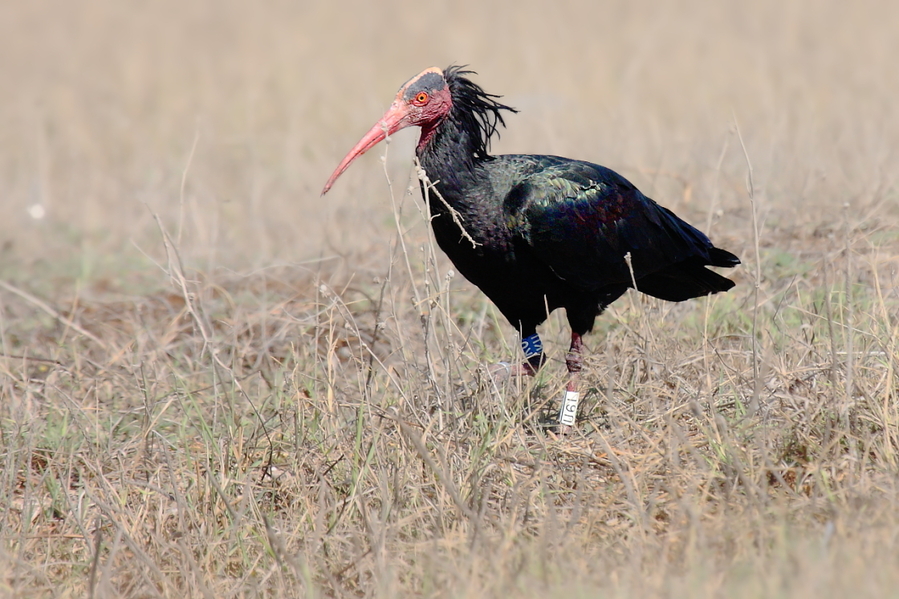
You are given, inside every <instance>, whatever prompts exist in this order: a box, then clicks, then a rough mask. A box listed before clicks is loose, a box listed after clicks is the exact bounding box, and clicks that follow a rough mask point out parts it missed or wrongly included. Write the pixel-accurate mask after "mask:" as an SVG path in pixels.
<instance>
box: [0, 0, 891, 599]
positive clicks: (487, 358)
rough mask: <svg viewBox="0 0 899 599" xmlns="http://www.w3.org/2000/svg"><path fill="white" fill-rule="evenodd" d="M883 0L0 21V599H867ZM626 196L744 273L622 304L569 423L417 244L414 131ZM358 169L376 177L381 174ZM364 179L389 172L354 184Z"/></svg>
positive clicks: (20, 9) (882, 196)
mask: <svg viewBox="0 0 899 599" xmlns="http://www.w3.org/2000/svg"><path fill="white" fill-rule="evenodd" d="M896 23H899V4H896V3H888V2H874V1H871V2H865V1H863V2H857V3H850V2H837V1H836V0H821V1H816V2H814V1H811V0H808V1H801V0H797V1H796V2H781V1H774V0H761V1H759V2H736V1H730V0H726V1H722V2H702V1H700V0H683V1H678V2H674V1H672V2H657V3H648V2H626V1H623V0H622V1H618V0H613V1H611V2H605V3H587V2H583V3H575V2H564V1H560V2H555V3H552V4H550V3H540V2H535V1H533V0H530V1H525V2H496V3H490V2H480V1H474V0H472V1H467V0H465V1H457V2H452V3H450V2H442V3H427V4H425V3H422V4H415V3H412V2H356V1H353V0H350V1H348V2H342V3H325V2H303V1H300V0H297V1H292V2H287V1H282V0H275V1H272V2H265V3H250V2H238V1H236V0H227V1H212V0H194V1H192V2H174V1H171V0H159V1H155V2H125V1H122V2H112V1H111V0H110V1H103V0H84V1H82V2H61V1H49V0H37V1H35V2H5V3H3V5H2V7H0V56H2V61H0V62H2V65H0V206H2V212H0V214H2V221H0V460H2V468H0V597H29V598H30V597H85V596H87V597H206V598H213V597H215V598H223V597H256V596H266V597H269V596H271V597H347V596H349V597H421V596H424V597H441V598H444V597H446V598H449V597H535V598H536V597H641V598H643V597H684V598H687V597H689V598H694V597H791V598H792V597H815V598H819V597H848V596H852V597H878V598H879V597H899V391H897V388H899V357H897V354H899V100H897V98H899V76H897V68H896V57H899V34H897V30H896ZM451 63H460V64H469V65H471V68H472V69H474V70H476V71H477V72H478V73H479V75H478V76H477V78H476V81H477V82H478V83H480V84H482V85H483V86H484V87H485V89H486V90H487V91H490V92H494V93H498V94H502V95H503V96H504V101H506V102H507V103H509V104H511V105H512V106H516V107H517V108H519V109H520V110H521V113H520V114H518V115H514V116H511V117H510V118H509V120H508V123H509V128H508V130H506V131H504V132H503V135H502V139H501V140H500V141H499V142H498V143H496V144H495V145H494V148H493V149H494V151H495V152H497V153H507V152H533V153H551V154H559V155H564V156H571V157H575V158H583V159H588V160H591V161H594V162H598V163H600V164H604V165H606V166H609V167H611V168H614V169H615V170H617V171H619V172H621V173H622V174H623V175H624V176H626V177H628V178H629V179H631V180H632V181H633V182H634V183H636V184H637V185H638V186H639V187H640V188H641V189H642V190H643V191H644V192H645V193H647V195H649V196H650V197H653V198H655V199H656V200H658V201H659V202H660V203H662V204H663V205H666V206H667V207H669V208H671V209H673V210H674V211H675V212H677V213H678V214H679V215H680V216H682V217H684V218H685V219H687V220H688V221H690V222H692V223H694V224H696V225H697V226H699V228H701V229H703V230H705V231H706V232H708V233H709V234H710V236H711V237H712V239H713V240H714V241H715V242H716V244H717V245H719V246H720V247H723V248H727V249H729V250H731V251H733V252H735V253H737V254H738V255H739V256H741V258H742V259H743V265H742V266H741V267H739V268H738V269H736V270H735V271H734V272H733V278H734V279H735V281H736V282H737V284H738V286H737V287H736V288H735V289H734V290H732V291H731V292H729V293H727V294H721V295H719V296H715V297H712V298H703V299H699V300H694V301H690V302H686V303H683V304H676V305H675V304H668V303H663V302H659V301H656V300H652V299H650V298H646V297H644V296H637V295H635V294H628V295H627V296H625V297H624V298H622V300H620V301H619V302H618V303H616V304H615V305H614V306H613V307H612V308H611V309H610V310H609V311H608V312H607V313H606V314H605V315H603V316H602V317H601V318H600V319H599V320H598V322H597V327H596V330H595V331H594V333H593V334H592V335H590V336H589V337H588V338H587V345H588V348H589V351H588V353H587V356H586V368H585V375H584V377H583V378H584V381H585V388H586V389H587V390H588V391H587V393H586V397H585V399H584V400H583V401H582V406H581V414H580V420H579V424H578V427H577V430H576V432H575V433H574V434H572V435H570V436H568V437H566V438H557V437H556V436H555V435H553V434H552V432H551V431H549V430H547V429H546V427H545V423H546V421H547V415H551V414H552V412H553V410H555V409H556V406H557V401H558V399H559V397H560V394H561V391H562V389H563V387H564V383H565V374H564V372H565V368H564V350H565V349H566V347H567V342H568V338H567V332H566V327H565V323H564V319H563V318H562V316H561V315H555V316H554V317H553V318H552V319H551V320H550V321H549V322H548V323H547V325H545V327H544V328H543V338H544V340H545V342H546V344H547V348H548V351H549V354H550V359H551V361H550V363H549V364H548V367H547V368H546V369H545V370H544V371H543V372H542V373H541V374H540V376H539V377H537V378H536V379H535V380H522V381H517V380H514V381H511V382H496V381H494V380H493V379H492V378H491V377H490V376H488V375H487V367H488V366H489V365H490V364H492V363H494V362H497V361H500V360H514V359H518V357H519V356H518V352H519V350H518V347H517V345H518V344H517V338H516V335H515V332H514V330H512V328H511V327H510V326H509V325H508V324H507V323H505V322H504V321H503V319H502V318H501V316H500V315H499V314H498V313H497V312H496V310H495V309H494V308H493V307H492V306H491V305H490V303H489V302H488V301H487V300H486V299H485V298H484V297H483V296H482V295H481V294H480V293H479V292H478V291H477V289H475V288H473V287H472V286H471V285H469V284H468V283H466V282H465V281H464V280H462V279H461V277H459V276H453V274H452V271H451V265H450V264H449V262H448V261H447V260H446V258H445V257H444V256H443V255H442V254H440V252H439V251H436V250H435V247H434V244H433V242H432V240H431V238H430V236H429V231H428V228H427V226H426V220H425V217H424V215H423V213H422V209H421V208H422V205H421V202H420V199H419V196H418V191H417V189H416V188H415V186H414V185H411V183H412V178H411V176H410V175H411V172H412V169H411V164H412V160H411V159H412V154H413V149H414V143H415V140H416V132H412V131H406V132H403V133H401V134H399V135H397V136H396V138H395V139H393V140H391V143H390V144H389V145H386V146H385V145H382V146H381V147H380V148H379V149H378V150H377V151H372V152H370V153H369V155H367V156H366V157H365V158H363V159H361V160H360V161H358V162H357V163H356V164H354V165H353V168H352V169H350V170H349V171H348V172H347V173H346V174H345V175H344V176H343V177H342V178H341V179H340V181H339V182H338V184H337V185H336V186H335V188H334V189H333V191H332V192H331V193H329V195H328V196H326V197H325V198H321V197H320V196H319V192H320V190H321V187H322V185H323V184H324V182H325V180H326V179H327V177H328V175H329V174H330V173H331V170H332V169H333V168H334V167H335V166H336V164H337V163H338V162H339V160H340V159H341V158H342V157H343V155H344V154H345V153H346V151H347V150H349V149H350V147H352V145H353V144H354V143H355V142H356V141H357V140H358V138H359V137H360V136H361V135H362V134H363V133H364V132H365V131H366V130H367V129H368V128H369V127H370V126H371V125H372V124H373V123H374V122H375V120H376V119H377V118H378V117H380V115H381V114H382V112H383V110H384V109H385V107H386V106H387V105H388V104H389V102H390V101H391V99H392V97H393V94H394V93H395V90H396V89H397V88H398V87H399V86H400V85H401V84H402V83H403V82H404V81H405V80H406V79H408V78H409V77H411V76H412V75H414V74H416V73H418V72H419V71H421V70H422V69H423V68H425V67H428V66H432V65H434V66H441V67H443V66H446V65H448V64H451ZM385 153H386V154H385ZM385 156H386V160H383V158H384V157H385Z"/></svg>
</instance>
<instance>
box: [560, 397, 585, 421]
mask: <svg viewBox="0 0 899 599" xmlns="http://www.w3.org/2000/svg"><path fill="white" fill-rule="evenodd" d="M580 398H581V394H580V393H578V392H577V391H566V392H565V398H564V399H563V400H562V409H561V410H560V411H559V424H563V425H565V426H574V420H575V418H576V417H577V403H578V400H580Z"/></svg>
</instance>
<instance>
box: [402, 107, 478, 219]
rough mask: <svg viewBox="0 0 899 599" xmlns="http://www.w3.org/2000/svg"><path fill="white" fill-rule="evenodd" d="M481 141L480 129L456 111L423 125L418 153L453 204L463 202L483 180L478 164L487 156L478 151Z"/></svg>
mask: <svg viewBox="0 0 899 599" xmlns="http://www.w3.org/2000/svg"><path fill="white" fill-rule="evenodd" d="M480 143H481V141H480V137H479V132H476V131H475V132H472V131H470V130H469V129H468V128H466V127H465V126H464V125H463V121H462V119H460V118H459V115H457V114H456V112H455V111H451V112H450V113H449V114H448V115H447V116H446V118H444V119H443V120H442V121H440V122H439V123H437V124H435V125H430V126H424V127H422V128H421V138H420V139H419V141H418V148H417V150H416V155H417V156H418V160H419V161H420V162H421V166H422V168H424V170H425V173H426V174H427V175H428V178H429V179H430V180H431V181H432V182H435V183H436V187H437V189H438V191H440V193H441V194H442V195H443V196H444V198H445V199H446V200H447V201H448V202H450V204H455V203H457V202H463V201H464V199H465V197H466V196H467V195H468V194H467V193H466V192H467V191H469V190H470V188H472V187H474V186H477V185H478V183H479V182H480V181H479V180H480V178H481V176H482V173H480V171H479V169H478V166H479V164H480V163H481V162H482V161H484V160H485V158H481V157H479V156H478V155H477V153H476V152H477V149H478V148H479V146H480Z"/></svg>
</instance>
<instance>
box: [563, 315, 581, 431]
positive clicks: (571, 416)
mask: <svg viewBox="0 0 899 599" xmlns="http://www.w3.org/2000/svg"><path fill="white" fill-rule="evenodd" d="M583 347H584V342H583V340H582V339H581V335H580V333H576V332H574V331H571V347H569V348H568V355H567V356H565V365H566V366H568V385H567V387H566V388H565V397H564V398H563V399H562V409H561V410H559V427H560V431H559V432H561V433H562V434H563V435H564V434H566V433H567V432H568V431H569V430H570V429H571V427H572V426H574V421H575V418H576V417H577V404H578V401H579V400H580V393H579V392H578V390H577V387H578V379H579V378H580V372H581V350H582V349H583Z"/></svg>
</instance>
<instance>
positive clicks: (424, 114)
mask: <svg viewBox="0 0 899 599" xmlns="http://www.w3.org/2000/svg"><path fill="white" fill-rule="evenodd" d="M435 75H436V77H435ZM439 82H442V87H440V86H439ZM435 84H436V85H435ZM452 106H453V100H452V95H451V94H450V90H449V88H448V87H447V85H446V81H445V80H444V79H443V71H442V70H440V69H438V68H437V67H431V68H429V69H425V70H424V71H422V72H421V73H419V74H418V75H417V76H416V77H414V78H412V79H410V80H409V82H408V83H406V84H405V85H404V86H403V87H401V88H400V90H399V91H398V92H397V94H396V98H395V99H394V100H393V104H391V105H390V108H389V109H388V110H387V112H386V113H384V116H382V117H381V118H380V120H378V122H377V123H375V126H374V127H372V128H371V129H370V130H369V131H368V133H366V134H365V135H364V136H363V137H362V139H360V140H359V142H358V143H357V144H356V145H355V146H353V149H352V150H350V151H349V153H348V154H347V155H346V156H345V157H344V159H343V160H341V161H340V164H339V165H337V168H336V169H334V172H333V173H332V174H331V177H330V178H329V179H328V182H327V183H325V187H324V189H322V195H325V194H326V193H328V190H330V189H331V186H332V185H334V182H335V181H337V178H338V177H340V175H342V174H343V172H344V171H345V170H347V169H348V168H349V167H350V164H352V163H353V161H354V160H356V158H358V157H359V156H362V154H364V153H365V152H367V151H368V150H370V149H372V148H373V147H374V146H376V145H377V144H378V143H379V142H380V141H382V140H383V139H385V138H386V137H387V136H388V135H393V134H394V133H396V132H397V131H399V130H401V129H405V128H406V127H411V126H418V127H421V128H422V135H421V139H420V140H419V147H421V146H422V145H423V144H424V143H426V142H427V140H428V139H430V138H431V136H432V135H433V134H434V131H435V129H436V127H437V125H439V124H440V121H442V120H443V118H444V117H445V116H446V115H447V114H449V111H450V109H452Z"/></svg>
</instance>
